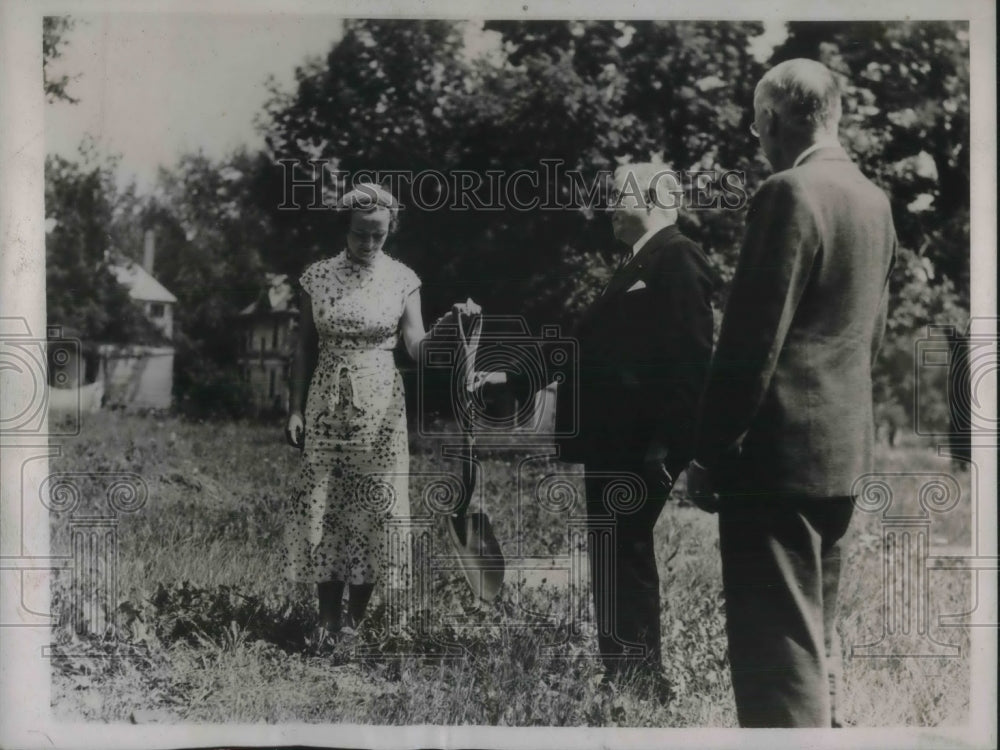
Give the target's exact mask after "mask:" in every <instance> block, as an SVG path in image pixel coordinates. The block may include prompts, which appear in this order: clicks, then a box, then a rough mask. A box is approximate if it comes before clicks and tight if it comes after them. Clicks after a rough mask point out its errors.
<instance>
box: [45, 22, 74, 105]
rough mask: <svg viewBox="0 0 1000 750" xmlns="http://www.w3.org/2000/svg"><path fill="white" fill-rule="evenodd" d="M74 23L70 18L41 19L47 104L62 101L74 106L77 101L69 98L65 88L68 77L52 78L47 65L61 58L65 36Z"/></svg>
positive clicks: (67, 83)
mask: <svg viewBox="0 0 1000 750" xmlns="http://www.w3.org/2000/svg"><path fill="white" fill-rule="evenodd" d="M75 25H76V21H75V20H74V19H73V18H71V17H70V16H45V17H44V18H43V19H42V80H43V85H44V86H45V98H46V100H47V101H49V102H55V101H64V102H68V103H70V104H76V103H77V101H78V100H77V99H74V98H73V97H72V96H70V94H69V92H68V91H67V90H66V87H67V86H68V85H69V81H70V78H69V76H68V75H65V74H64V75H61V76H58V77H53V76H52V75H51V69H50V67H49V65H50V64H51V63H52V62H53V61H54V60H58V59H59V58H60V57H62V49H63V47H64V46H65V45H66V36H67V35H68V34H69V32H70V31H72V30H73V27H74V26H75Z"/></svg>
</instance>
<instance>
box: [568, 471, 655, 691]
mask: <svg viewBox="0 0 1000 750" xmlns="http://www.w3.org/2000/svg"><path fill="white" fill-rule="evenodd" d="M585 470H586V475H585V484H586V493H587V516H588V522H589V524H590V527H591V528H590V534H589V545H588V552H589V555H590V581H591V590H592V593H593V596H594V616H595V619H596V625H597V642H598V647H599V648H600V655H601V658H602V660H603V661H604V665H605V669H606V671H607V672H609V673H612V674H618V673H621V672H623V671H624V670H626V669H628V668H631V667H638V668H645V669H653V670H658V669H659V668H660V659H661V654H660V577H659V574H658V573H657V570H656V557H655V555H654V551H653V526H654V525H655V524H656V519H657V518H658V517H659V515H660V511H661V510H662V509H663V505H664V503H665V502H666V496H665V495H664V496H660V497H649V496H647V497H646V499H645V501H644V502H641V503H638V504H637V503H636V502H634V501H633V496H632V493H633V491H634V490H638V491H639V492H641V493H643V494H644V490H643V489H641V488H640V486H641V482H642V480H641V474H640V472H641V468H640V467H631V468H625V469H623V468H616V469H611V468H608V467H607V466H595V465H593V464H587V465H586V467H585ZM637 483H638V484H637Z"/></svg>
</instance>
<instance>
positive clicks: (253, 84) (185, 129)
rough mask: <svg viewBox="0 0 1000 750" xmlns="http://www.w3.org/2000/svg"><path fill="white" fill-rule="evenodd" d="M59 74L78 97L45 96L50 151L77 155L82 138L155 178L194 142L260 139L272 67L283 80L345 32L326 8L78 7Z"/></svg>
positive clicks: (141, 176)
mask: <svg viewBox="0 0 1000 750" xmlns="http://www.w3.org/2000/svg"><path fill="white" fill-rule="evenodd" d="M78 18H79V22H78V23H77V25H76V27H75V28H74V29H73V30H72V31H71V32H70V33H69V35H68V37H67V39H68V43H67V45H66V46H65V47H64V51H63V55H62V57H60V58H59V60H58V61H57V62H56V63H55V64H54V65H53V68H52V71H53V73H55V74H61V73H65V74H67V75H70V76H76V78H75V80H73V81H71V83H70V84H69V87H68V91H69V93H70V95H72V96H73V97H74V98H77V99H79V103H78V104H68V103H64V102H59V103H50V104H46V110H45V138H46V149H47V150H48V152H49V153H57V154H61V155H63V156H67V157H70V158H72V156H73V155H74V154H75V153H76V151H77V148H78V146H79V144H80V142H81V141H82V140H83V139H84V138H85V137H90V138H93V139H94V140H95V141H96V143H97V144H98V145H99V146H100V147H101V149H102V150H103V151H105V152H106V153H109V154H117V155H120V157H121V162H120V166H119V181H120V182H127V181H128V179H129V178H131V177H134V178H135V179H136V182H137V184H138V185H139V187H140V188H141V189H144V190H145V189H148V188H150V187H151V186H152V184H153V181H154V180H155V177H156V171H157V167H158V166H159V165H161V164H162V165H164V166H170V165H172V164H174V163H175V162H176V161H177V158H178V157H179V156H180V155H181V154H183V153H185V152H187V151H197V150H198V149H202V150H204V152H205V153H206V154H207V155H209V156H212V157H221V156H224V155H225V154H227V153H229V152H230V151H232V150H233V149H234V148H236V147H238V146H240V145H243V144H246V145H251V146H259V145H262V140H261V138H260V137H259V135H258V134H257V133H256V131H255V130H254V125H253V123H254V118H255V116H257V115H258V114H259V113H260V112H261V111H262V109H263V105H264V102H265V101H266V100H267V98H268V93H267V89H266V88H265V86H264V83H265V81H266V80H267V78H268V76H269V75H273V76H274V77H275V78H276V80H277V81H278V83H279V84H280V85H281V86H282V88H284V89H286V90H287V89H289V88H290V87H291V84H292V83H293V81H294V71H295V67H296V65H300V64H301V63H302V62H303V61H304V60H305V59H306V58H307V57H309V56H314V55H325V54H326V53H327V52H328V51H329V50H330V48H331V47H332V45H333V44H334V42H335V41H336V40H337V39H339V38H340V35H341V22H340V19H338V18H336V17H333V16H326V15H306V16H287V15H279V14H270V13H268V14H253V15H246V16H239V15H233V14H214V15H186V14H175V13H171V14H149V13H136V14H122V13H117V14H110V15H101V16H79V17H78Z"/></svg>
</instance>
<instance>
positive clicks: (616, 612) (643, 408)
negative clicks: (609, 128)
mask: <svg viewBox="0 0 1000 750" xmlns="http://www.w3.org/2000/svg"><path fill="white" fill-rule="evenodd" d="M614 183H615V184H614V191H613V193H612V202H611V209H612V225H613V228H614V233H615V236H616V238H617V239H618V240H619V241H620V242H621V243H622V244H623V245H624V247H623V248H622V249H623V250H624V254H623V255H624V257H623V258H622V263H621V265H620V267H619V268H618V270H617V271H616V272H615V274H614V276H613V277H612V278H611V281H610V282H609V283H608V285H607V287H606V288H605V290H604V291H603V293H602V294H601V295H600V296H599V297H598V298H597V300H596V301H595V302H594V303H593V304H592V305H591V307H590V308H589V309H588V310H587V311H586V312H585V313H584V315H583V316H582V318H581V320H580V322H579V324H578V326H577V328H576V330H575V334H574V335H575V338H576V340H577V344H578V347H579V363H578V364H579V367H578V378H577V380H576V382H574V381H573V379H570V381H569V382H567V383H564V384H562V385H560V386H559V393H558V397H557V400H556V425H557V432H559V433H562V434H566V433H568V432H573V434H572V436H571V437H568V438H565V439H562V440H560V441H559V447H560V459H561V460H563V461H570V462H576V463H583V464H584V468H585V486H586V498H587V513H588V516H589V520H590V522H591V524H592V525H593V527H594V528H593V530H592V533H591V538H590V548H589V553H590V563H591V585H592V589H593V596H594V607H595V613H596V619H597V626H598V642H599V645H600V651H601V656H602V658H603V660H604V663H605V681H606V682H609V683H614V682H616V681H618V680H620V679H621V678H623V677H624V675H625V674H626V673H627V672H630V671H633V670H634V669H636V668H638V669H639V670H640V671H641V672H643V673H644V674H646V675H648V676H651V677H652V678H654V679H655V680H657V681H658V682H657V686H658V688H659V689H661V690H662V689H664V688H666V687H668V686H665V685H663V684H662V673H661V671H660V659H661V652H660V591H659V576H658V574H657V570H656V558H655V556H654V549H653V526H654V525H655V523H656V520H657V518H658V517H659V515H660V511H661V510H662V508H663V505H664V503H665V502H666V498H667V496H668V494H669V491H670V488H671V486H672V484H673V481H674V479H675V478H676V477H677V475H678V473H679V472H681V471H683V469H684V467H685V466H686V465H687V462H688V461H689V460H690V459H691V457H692V455H693V453H692V451H693V439H694V428H695V419H696V411H697V400H698V395H699V394H700V393H701V390H702V387H703V385H704V379H705V374H706V372H707V370H708V363H709V359H710V358H711V353H712V307H711V301H710V296H711V293H712V287H713V274H712V271H711V269H710V268H709V266H708V263H707V261H706V259H705V256H704V254H703V253H702V251H701V249H700V248H699V247H698V246H697V245H696V244H695V243H694V242H692V241H691V240H690V239H688V238H687V237H685V236H684V235H683V234H681V232H680V230H679V229H678V228H677V226H676V221H677V208H676V206H677V205H678V204H679V201H680V196H679V185H678V182H677V180H676V177H675V176H674V174H673V173H672V172H670V171H669V170H668V169H667V168H666V167H665V166H664V165H654V164H637V165H631V166H627V167H622V168H619V169H618V170H617V171H616V172H615V175H614ZM575 389H577V390H576V392H575V393H574V390H575ZM660 697H661V698H663V697H666V696H665V694H664V693H663V692H661V693H660Z"/></svg>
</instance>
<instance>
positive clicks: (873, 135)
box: [772, 21, 970, 430]
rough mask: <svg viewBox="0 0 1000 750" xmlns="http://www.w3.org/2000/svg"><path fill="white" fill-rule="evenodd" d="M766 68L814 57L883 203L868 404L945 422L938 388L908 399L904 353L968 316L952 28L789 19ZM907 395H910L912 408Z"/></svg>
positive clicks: (965, 126)
mask: <svg viewBox="0 0 1000 750" xmlns="http://www.w3.org/2000/svg"><path fill="white" fill-rule="evenodd" d="M788 30H789V34H788V37H787V39H786V40H785V42H784V43H783V44H782V45H781V46H780V47H779V48H777V49H776V50H775V51H774V56H773V58H772V62H773V63H777V62H780V61H781V60H786V59H790V58H794V57H809V58H813V59H818V60H820V61H821V62H823V63H824V64H826V65H827V66H828V67H830V68H831V69H832V70H834V71H836V72H837V73H839V74H841V76H842V84H843V88H844V115H843V118H842V121H841V139H842V141H843V143H844V145H845V147H846V148H847V149H848V151H849V152H850V153H851V155H852V157H853V158H854V159H855V160H856V161H857V162H858V164H859V166H860V167H861V168H862V170H863V171H864V172H865V173H866V174H868V175H869V176H870V177H871V178H872V179H873V180H875V181H876V182H877V183H879V184H880V185H881V186H882V187H883V189H884V190H885V191H886V193H887V194H888V196H889V199H890V201H891V203H892V211H893V220H894V223H895V225H896V232H897V235H898V237H899V243H900V251H899V259H898V263H897V265H896V269H895V272H894V273H893V276H892V279H891V283H890V293H891V304H890V317H889V321H888V331H887V335H886V339H885V344H884V346H883V350H882V354H881V356H880V358H879V360H878V362H877V363H876V370H875V388H876V400H877V402H879V404H880V405H881V406H882V408H883V409H889V410H890V411H891V412H892V413H893V414H896V415H897V416H896V417H894V418H893V419H894V420H895V421H899V420H900V419H903V418H904V416H906V415H908V416H907V421H910V420H911V419H912V414H911V412H912V409H913V408H914V404H916V408H919V409H921V410H922V411H923V412H924V413H925V414H935V415H937V418H936V419H931V422H932V423H933V422H936V424H937V426H938V427H939V428H940V429H942V430H943V429H946V427H947V421H948V406H947V403H946V398H947V390H946V388H945V384H944V381H942V383H941V388H940V389H930V388H923V389H922V390H921V391H920V393H915V392H914V377H913V376H914V362H913V352H914V347H915V345H916V341H917V340H918V339H919V338H921V337H922V336H923V335H924V334H925V332H926V327H927V326H928V325H932V324H933V325H950V326H953V327H955V328H956V329H959V330H961V329H962V328H964V326H965V325H966V323H967V321H968V314H969V312H968V311H969V294H970V289H969V259H970V244H969V207H970V193H969V45H968V27H967V24H966V23H964V22H925V21H920V22H903V23H900V22H893V23H888V22H844V23H834V24H830V23H822V24H820V23H813V22H803V23H791V24H789V27H788ZM915 397H919V398H916V401H915Z"/></svg>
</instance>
